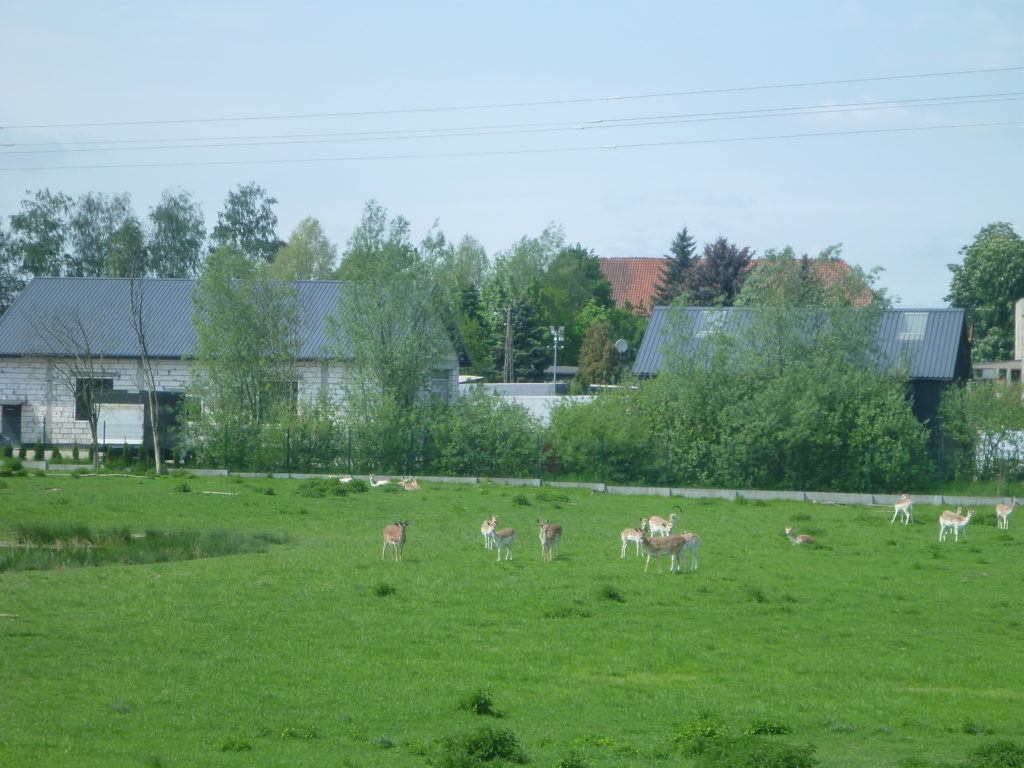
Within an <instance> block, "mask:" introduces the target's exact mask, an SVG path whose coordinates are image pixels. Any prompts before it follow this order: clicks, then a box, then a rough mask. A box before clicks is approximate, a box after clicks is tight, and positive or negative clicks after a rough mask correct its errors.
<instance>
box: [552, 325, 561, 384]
mask: <svg viewBox="0 0 1024 768" xmlns="http://www.w3.org/2000/svg"><path fill="white" fill-rule="evenodd" d="M548 330H550V331H551V346H553V347H554V348H555V362H554V363H553V364H552V366H551V381H552V383H554V382H556V381H558V347H559V346H560V345H561V344H562V342H563V341H565V326H564V325H560V326H558V327H557V328H555V326H553V325H549V326H548Z"/></svg>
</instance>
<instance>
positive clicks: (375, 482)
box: [370, 475, 391, 488]
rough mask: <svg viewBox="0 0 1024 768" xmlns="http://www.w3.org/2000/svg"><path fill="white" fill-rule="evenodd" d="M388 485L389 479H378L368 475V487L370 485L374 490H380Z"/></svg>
mask: <svg viewBox="0 0 1024 768" xmlns="http://www.w3.org/2000/svg"><path fill="white" fill-rule="evenodd" d="M390 484H391V480H390V479H389V478H386V477H380V478H379V477H377V476H376V475H370V485H372V486H373V487H374V488H380V487H381V486H384V485H390Z"/></svg>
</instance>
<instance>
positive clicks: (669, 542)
mask: <svg viewBox="0 0 1024 768" xmlns="http://www.w3.org/2000/svg"><path fill="white" fill-rule="evenodd" d="M640 543H641V544H642V545H643V548H644V552H646V553H647V562H646V563H644V573H647V569H648V568H650V567H651V558H652V557H656V558H657V559H658V573H661V556H662V555H669V556H670V557H671V561H670V563H669V567H668V569H669V572H670V573H674V572H675V571H677V570H679V551H680V550H681V549H682V548H683V545H684V544H685V543H686V535H685V534H683V535H680V536H653V537H652V536H648V535H647V534H646V533H645V534H644V535H643V537H642V538H641V539H640Z"/></svg>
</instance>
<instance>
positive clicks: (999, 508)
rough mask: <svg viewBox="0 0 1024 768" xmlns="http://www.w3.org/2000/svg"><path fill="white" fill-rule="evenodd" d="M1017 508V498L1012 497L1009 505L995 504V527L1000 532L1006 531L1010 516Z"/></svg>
mask: <svg viewBox="0 0 1024 768" xmlns="http://www.w3.org/2000/svg"><path fill="white" fill-rule="evenodd" d="M1015 506H1017V497H1016V496H1014V497H1013V500H1012V501H1011V502H1010V503H1009V504H996V527H997V528H999V529H1001V530H1004V531H1005V530H1006V529H1007V528H1009V527H1010V515H1012V514H1013V508H1014V507H1015Z"/></svg>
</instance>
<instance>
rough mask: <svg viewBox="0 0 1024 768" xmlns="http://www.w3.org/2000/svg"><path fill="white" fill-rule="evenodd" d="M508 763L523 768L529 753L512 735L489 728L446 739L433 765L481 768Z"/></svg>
mask: <svg viewBox="0 0 1024 768" xmlns="http://www.w3.org/2000/svg"><path fill="white" fill-rule="evenodd" d="M496 761H504V762H508V763H516V764H518V765H522V764H523V763H525V762H526V753H524V752H523V749H522V747H520V746H519V741H518V740H517V739H516V736H515V734H514V733H512V731H509V730H504V729H501V728H493V727H490V726H488V727H485V728H480V729H478V730H476V731H472V732H470V733H465V734H461V735H458V736H446V737H445V738H444V739H442V740H441V742H440V744H439V746H438V752H437V756H436V758H435V759H434V760H433V761H432V762H433V764H434V765H436V766H437V767H438V768H477V766H482V765H485V764H487V763H494V762H496Z"/></svg>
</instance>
